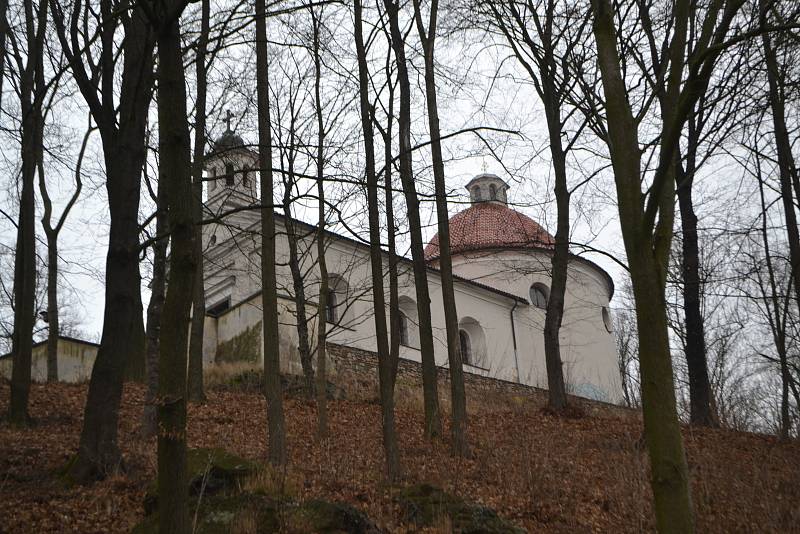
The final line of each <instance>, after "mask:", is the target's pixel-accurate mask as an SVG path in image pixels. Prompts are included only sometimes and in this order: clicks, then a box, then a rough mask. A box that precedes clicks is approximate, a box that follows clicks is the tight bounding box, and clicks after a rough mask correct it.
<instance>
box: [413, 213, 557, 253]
mask: <svg viewBox="0 0 800 534" xmlns="http://www.w3.org/2000/svg"><path fill="white" fill-rule="evenodd" d="M554 244H555V240H554V239H553V236H551V235H550V234H548V233H547V231H546V230H545V229H544V228H542V227H541V226H540V225H539V223H537V222H536V221H534V220H533V219H531V218H530V217H528V216H527V215H523V214H522V213H520V212H518V211H514V210H512V209H510V208H508V207H507V206H505V205H503V204H500V203H498V202H479V203H476V204H473V205H472V206H471V207H469V208H468V209H465V210H464V211H462V212H459V213H457V214H455V215H453V216H452V217H451V218H450V251H451V253H452V254H459V253H462V252H469V251H476V250H485V249H494V248H553V246H554ZM438 257H439V234H438V233H437V234H436V235H435V236H433V239H431V242H430V243H428V246H427V247H425V260H426V261H431V260H435V259H436V258H438Z"/></svg>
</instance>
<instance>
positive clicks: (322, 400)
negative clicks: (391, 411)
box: [311, 7, 329, 439]
mask: <svg viewBox="0 0 800 534" xmlns="http://www.w3.org/2000/svg"><path fill="white" fill-rule="evenodd" d="M311 18H312V24H313V26H314V46H313V48H314V113H315V116H316V120H317V154H316V165H317V262H318V263H319V303H318V304H319V308H318V309H317V322H318V326H317V416H318V417H317V437H319V438H320V439H324V438H327V437H328V377H327V354H326V353H327V347H326V345H327V342H328V323H327V311H328V291H329V286H328V263H327V261H326V259H325V182H324V179H325V152H324V150H325V147H324V143H325V125H324V123H323V117H322V99H321V96H320V83H321V81H322V72H321V69H322V61H321V59H320V53H319V52H320V51H319V46H320V44H319V20H318V18H317V15H316V12H315V11H314V8H313V7H312V8H311Z"/></svg>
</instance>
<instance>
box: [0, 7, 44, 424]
mask: <svg viewBox="0 0 800 534" xmlns="http://www.w3.org/2000/svg"><path fill="white" fill-rule="evenodd" d="M0 7H2V6H0ZM3 9H5V8H4V7H3ZM0 17H2V18H3V20H0V24H4V21H5V19H4V17H5V13H4V12H3V13H2V14H0ZM34 19H35V20H34ZM25 20H26V24H25V28H26V34H25V36H26V41H27V49H28V51H29V52H30V53H31V55H30V56H29V57H27V58H26V61H27V63H26V64H25V65H24V66H23V65H22V63H21V61H18V65H17V67H18V74H19V96H20V108H21V112H22V121H21V122H22V146H21V159H22V172H21V180H22V187H21V188H20V189H21V190H20V199H19V215H18V222H17V243H16V250H15V255H14V286H13V292H14V295H13V297H14V330H13V331H12V334H11V354H12V358H13V359H12V370H11V399H10V403H9V414H8V416H9V421H10V423H11V424H12V425H15V426H26V425H27V424H28V422H29V419H30V416H29V414H28V400H29V396H30V388H31V358H32V352H33V326H34V323H35V317H34V314H35V310H34V306H35V301H36V228H35V227H36V205H35V202H34V176H35V174H36V166H37V164H38V162H40V161H41V155H42V142H43V139H42V137H43V131H44V130H43V129H44V117H43V113H42V106H43V102H44V96H45V94H46V91H47V88H46V87H45V84H44V66H43V58H42V55H43V50H44V35H45V28H46V26H47V3H40V4H39V8H38V10H37V11H34V9H33V6H32V5H29V4H28V5H25ZM3 29H7V28H6V27H5V26H4V27H3ZM3 52H5V51H3ZM3 74H4V73H3V72H2V71H0V76H2V75H3Z"/></svg>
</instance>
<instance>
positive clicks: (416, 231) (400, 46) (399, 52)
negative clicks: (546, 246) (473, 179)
mask: <svg viewBox="0 0 800 534" xmlns="http://www.w3.org/2000/svg"><path fill="white" fill-rule="evenodd" d="M384 5H385V7H386V13H387V15H388V17H389V29H390V33H391V41H392V43H391V44H392V49H393V50H394V56H395V60H396V64H397V77H398V83H399V85H400V116H399V117H398V129H399V141H400V181H401V182H402V185H403V195H404V196H405V200H406V210H407V212H408V225H409V233H410V235H411V259H412V263H413V271H414V286H415V289H416V297H417V315H418V321H419V343H420V352H421V355H422V390H423V397H424V404H425V436H426V437H428V438H433V437H436V436H440V435H441V434H442V420H441V414H440V411H439V393H438V372H437V369H436V358H435V355H434V351H433V329H432V326H431V307H430V306H431V299H430V293H429V290H428V267H427V264H426V262H425V252H424V249H423V247H424V243H423V241H422V224H421V222H420V213H419V198H418V197H417V190H416V186H415V185H414V172H413V161H412V160H413V158H412V153H411V150H412V147H411V82H410V81H409V77H408V65H407V63H406V53H405V40H404V39H403V34H402V32H401V30H400V22H399V11H400V6H399V5H398V4H397V3H395V1H394V0H384Z"/></svg>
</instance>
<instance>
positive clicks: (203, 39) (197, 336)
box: [188, 0, 211, 402]
mask: <svg viewBox="0 0 800 534" xmlns="http://www.w3.org/2000/svg"><path fill="white" fill-rule="evenodd" d="M210 13H211V6H210V0H202V4H201V17H200V35H199V36H198V39H197V57H196V58H195V71H196V73H197V75H196V82H195V83H196V84H197V104H196V106H197V109H196V111H195V119H194V158H193V161H192V164H193V168H192V182H193V184H192V185H193V187H192V195H193V198H194V220H195V234H196V235H195V244H194V247H195V252H194V255H195V261H196V264H197V272H196V273H195V276H194V286H195V287H194V292H193V296H192V331H191V337H190V339H189V374H188V384H189V386H188V387H189V401H191V402H205V400H206V394H205V388H204V387H203V334H204V329H205V319H206V292H205V285H204V281H205V280H204V276H203V226H202V225H201V224H200V223H201V221H202V220H203V166H204V161H205V150H206V87H207V85H208V80H207V79H206V48H207V43H208V32H209V19H210V16H211V14H210Z"/></svg>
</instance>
